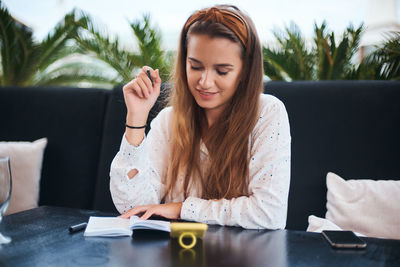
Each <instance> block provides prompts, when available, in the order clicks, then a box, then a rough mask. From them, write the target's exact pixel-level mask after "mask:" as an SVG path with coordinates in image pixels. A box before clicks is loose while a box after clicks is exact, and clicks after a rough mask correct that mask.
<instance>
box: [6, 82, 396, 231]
mask: <svg viewBox="0 0 400 267" xmlns="http://www.w3.org/2000/svg"><path fill="white" fill-rule="evenodd" d="M265 93H268V94H272V95H275V96H276V97H278V98H279V99H281V100H282V101H283V102H284V103H285V105H286V108H287V111H288V114H289V120H290V125H291V135H292V169H291V186H290V193H289V210H288V221H287V228H288V229H297V230H305V229H306V227H307V224H308V222H307V217H308V215H311V214H313V215H316V216H319V217H324V216H325V212H326V206H325V204H326V190H327V189H326V183H325V178H326V174H327V172H329V171H331V172H335V173H337V174H338V175H341V176H342V177H344V178H352V179H357V178H373V179H395V180H398V179H400V164H399V162H398V161H399V159H400V158H399V156H398V153H399V151H400V104H399V103H400V82H388V81H321V82H291V83H286V82H268V83H266V85H265ZM160 109H161V106H160V105H156V106H155V107H154V108H153V110H152V112H151V114H150V118H149V120H151V119H152V118H153V117H154V116H155V115H156V114H157V113H158V111H159V110H160ZM125 112H126V109H125V104H124V100H123V95H122V91H121V87H120V86H119V87H116V88H114V89H113V90H105V89H81V88H44V87H39V88H38V87H26V88H17V87H2V88H0V122H1V124H0V141H21V140H23V141H33V140H36V139H39V138H41V137H47V138H48V145H47V148H46V150H45V154H44V159H43V168H42V178H41V185H40V202H39V204H40V205H54V206H64V207H73V208H82V209H96V210H102V211H115V212H116V210H115V208H114V205H113V203H112V201H111V196H110V193H109V187H108V184H109V175H108V174H109V168H110V163H111V160H112V158H113V157H114V155H115V154H116V152H117V151H118V148H119V144H120V141H121V137H122V134H123V131H124V121H125ZM147 130H149V129H147Z"/></svg>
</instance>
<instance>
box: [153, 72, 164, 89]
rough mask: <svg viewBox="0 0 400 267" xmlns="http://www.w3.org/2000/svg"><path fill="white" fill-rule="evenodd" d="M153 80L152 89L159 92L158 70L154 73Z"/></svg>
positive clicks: (159, 78)
mask: <svg viewBox="0 0 400 267" xmlns="http://www.w3.org/2000/svg"><path fill="white" fill-rule="evenodd" d="M153 80H154V88H156V89H157V90H160V87H161V82H162V80H161V77H160V71H159V70H158V69H156V70H155V71H154V76H153Z"/></svg>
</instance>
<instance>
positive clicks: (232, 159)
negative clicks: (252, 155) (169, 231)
mask: <svg viewBox="0 0 400 267" xmlns="http://www.w3.org/2000/svg"><path fill="white" fill-rule="evenodd" d="M210 12H214V13H216V14H217V16H216V15H210V14H209V13H210ZM221 14H222V15H221ZM227 15H228V16H230V17H229V18H228V19H230V21H228V23H227V22H226V17H227ZM221 16H222V19H223V21H221ZM232 20H233V23H232ZM235 20H237V21H235ZM229 23H231V24H229ZM240 23H241V25H239V24H240ZM238 26H239V27H238ZM244 31H245V32H244ZM195 34H206V35H208V36H210V37H211V38H215V37H222V38H228V39H229V40H231V41H232V42H236V43H239V44H240V46H241V47H242V61H243V65H242V72H241V74H240V82H239V84H238V88H237V89H236V91H235V93H234V95H233V97H232V99H231V103H230V105H228V106H227V108H226V109H225V110H224V111H223V112H222V114H221V116H220V117H219V119H218V120H217V121H215V122H214V123H213V125H212V126H211V127H210V128H208V125H207V120H206V117H205V113H204V110H203V109H202V108H201V107H199V106H198V105H197V103H196V101H195V99H194V97H193V96H192V94H191V92H190V90H189V87H188V83H187V76H186V56H187V43H188V39H189V38H190V36H191V35H195ZM172 77H173V87H174V88H173V90H172V92H171V93H172V94H171V97H170V105H172V107H173V129H172V140H171V160H170V163H169V166H168V172H167V177H166V181H167V194H170V195H171V197H172V198H173V197H174V194H175V193H176V192H175V189H177V190H183V191H184V195H185V197H186V196H187V195H188V194H187V193H188V191H189V187H190V186H192V185H194V184H200V185H201V190H202V191H201V196H202V198H205V199H220V198H227V199H231V198H234V197H239V196H248V195H249V194H250V192H249V191H248V185H249V136H250V134H251V132H252V130H253V128H254V126H255V124H256V122H257V120H258V112H259V99H260V94H261V93H262V85H263V61H262V53H261V45H260V42H259V39H258V36H257V33H256V30H255V27H254V25H253V23H252V21H251V19H250V18H249V17H248V16H247V15H245V14H244V13H243V12H241V11H240V10H239V9H238V8H236V7H235V6H227V5H218V6H215V7H212V8H209V9H203V10H200V11H197V12H195V13H194V14H193V15H192V16H191V17H189V19H188V21H187V22H186V23H185V25H184V27H183V29H182V31H181V36H180V42H179V48H178V53H177V60H176V63H175V70H174V73H173V74H172ZM207 128H208V129H207ZM205 130H207V131H205ZM205 132H207V135H206V136H202V133H205ZM202 138H203V141H204V143H205V145H206V147H207V150H208V154H209V161H208V163H207V165H206V166H200V143H201V140H202ZM180 179H184V180H183V188H176V186H177V184H179V183H180ZM178 181H179V183H178Z"/></svg>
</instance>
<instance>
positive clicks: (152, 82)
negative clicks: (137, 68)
mask: <svg viewBox="0 0 400 267" xmlns="http://www.w3.org/2000/svg"><path fill="white" fill-rule="evenodd" d="M146 73H147V77H149V79H150V81H151V85H154V81H153V78H151V75H150V70H147V71H146Z"/></svg>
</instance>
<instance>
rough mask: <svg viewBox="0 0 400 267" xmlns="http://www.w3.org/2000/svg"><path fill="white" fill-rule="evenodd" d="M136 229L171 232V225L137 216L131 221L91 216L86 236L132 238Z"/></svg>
mask: <svg viewBox="0 0 400 267" xmlns="http://www.w3.org/2000/svg"><path fill="white" fill-rule="evenodd" d="M136 229H151V230H159V231H165V232H171V223H170V222H168V221H161V220H142V219H140V218H139V217H137V216H132V217H131V218H130V219H123V218H118V217H94V216H91V217H90V218H89V222H88V225H87V226H86V230H85V233H84V236H110V237H112V236H131V235H132V230H136Z"/></svg>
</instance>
